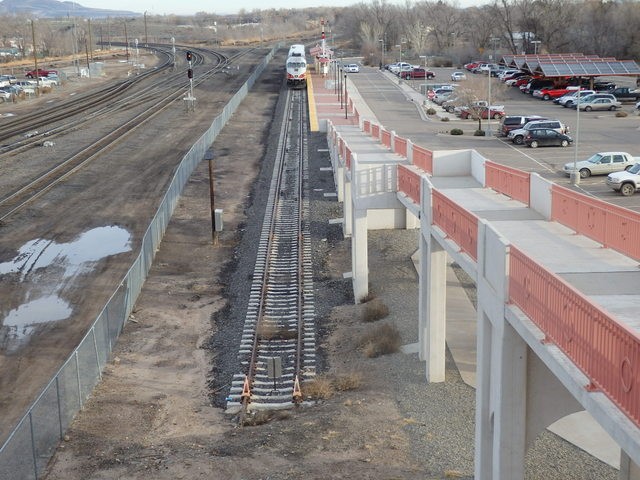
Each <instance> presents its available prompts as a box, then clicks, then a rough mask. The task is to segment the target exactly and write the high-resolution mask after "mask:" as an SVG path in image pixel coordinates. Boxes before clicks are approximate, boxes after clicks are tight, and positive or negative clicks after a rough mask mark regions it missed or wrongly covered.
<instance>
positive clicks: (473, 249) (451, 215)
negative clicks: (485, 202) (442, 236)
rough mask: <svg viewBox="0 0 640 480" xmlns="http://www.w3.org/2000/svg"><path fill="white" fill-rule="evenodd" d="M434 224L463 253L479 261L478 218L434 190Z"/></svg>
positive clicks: (432, 207)
mask: <svg viewBox="0 0 640 480" xmlns="http://www.w3.org/2000/svg"><path fill="white" fill-rule="evenodd" d="M431 198H432V206H431V211H432V222H433V224H434V225H437V226H439V227H440V228H442V230H444V232H445V233H446V234H447V236H448V237H450V238H452V239H453V240H454V241H455V242H456V243H457V244H458V246H459V247H460V249H461V250H462V251H463V252H466V253H467V254H468V255H469V256H470V257H471V258H473V259H474V260H477V259H478V217H476V216H475V215H474V214H473V213H471V212H469V211H467V210H465V209H464V208H462V207H460V206H459V205H458V204H456V203H454V202H452V201H451V200H449V199H448V198H447V197H445V196H444V195H443V194H442V193H440V192H439V191H438V190H436V189H433V190H432V197H431Z"/></svg>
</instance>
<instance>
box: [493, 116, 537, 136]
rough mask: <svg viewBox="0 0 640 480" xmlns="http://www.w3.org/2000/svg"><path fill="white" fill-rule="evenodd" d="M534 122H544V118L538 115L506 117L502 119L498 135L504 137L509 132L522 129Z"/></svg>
mask: <svg viewBox="0 0 640 480" xmlns="http://www.w3.org/2000/svg"><path fill="white" fill-rule="evenodd" d="M535 120H545V118H544V117H541V116H540V115H508V116H506V117H504V118H503V119H502V125H501V126H500V133H501V134H502V135H503V136H505V137H506V136H507V135H508V134H509V132H510V131H511V130H516V129H518V128H522V127H524V126H525V125H526V124H527V123H529V122H532V121H535Z"/></svg>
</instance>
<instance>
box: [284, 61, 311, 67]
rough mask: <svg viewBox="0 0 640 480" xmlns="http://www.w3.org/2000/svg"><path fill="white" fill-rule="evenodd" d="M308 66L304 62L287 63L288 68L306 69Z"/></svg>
mask: <svg viewBox="0 0 640 480" xmlns="http://www.w3.org/2000/svg"><path fill="white" fill-rule="evenodd" d="M305 66H306V65H305V63H304V62H299V61H295V60H293V61H289V62H288V63H287V68H304V67H305Z"/></svg>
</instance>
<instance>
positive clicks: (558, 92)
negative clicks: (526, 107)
mask: <svg viewBox="0 0 640 480" xmlns="http://www.w3.org/2000/svg"><path fill="white" fill-rule="evenodd" d="M576 90H578V87H560V88H554V87H545V88H541V89H540V90H538V91H537V93H536V92H534V93H533V96H534V97H538V98H541V99H543V100H551V99H552V98H560V97H561V96H563V95H566V94H567V93H569V92H573V91H576Z"/></svg>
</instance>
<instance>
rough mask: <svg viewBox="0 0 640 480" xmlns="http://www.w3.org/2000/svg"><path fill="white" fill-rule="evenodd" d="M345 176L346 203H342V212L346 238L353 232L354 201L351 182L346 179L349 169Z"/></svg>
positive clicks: (343, 179) (345, 170)
mask: <svg viewBox="0 0 640 480" xmlns="http://www.w3.org/2000/svg"><path fill="white" fill-rule="evenodd" d="M344 172H345V175H344V176H343V177H342V181H343V188H344V201H343V203H342V210H343V212H342V213H343V216H344V222H343V224H342V227H343V232H342V233H343V234H344V236H345V237H346V238H348V237H350V236H351V232H352V231H353V202H354V199H353V198H351V195H352V193H351V182H350V181H349V180H348V179H347V178H346V172H347V169H344Z"/></svg>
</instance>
